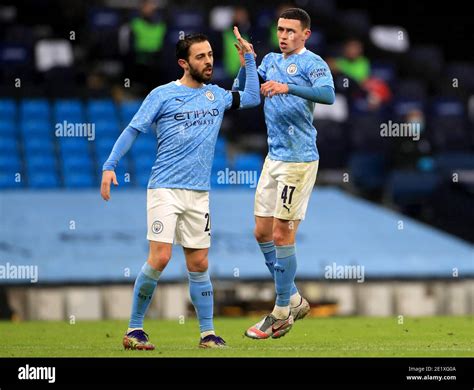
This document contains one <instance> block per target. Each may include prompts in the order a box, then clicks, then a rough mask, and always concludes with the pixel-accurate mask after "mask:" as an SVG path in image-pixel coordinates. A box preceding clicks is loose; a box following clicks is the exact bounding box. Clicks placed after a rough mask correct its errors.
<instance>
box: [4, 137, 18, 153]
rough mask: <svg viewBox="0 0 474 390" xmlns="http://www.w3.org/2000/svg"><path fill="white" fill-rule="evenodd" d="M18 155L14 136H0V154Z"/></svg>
mask: <svg viewBox="0 0 474 390" xmlns="http://www.w3.org/2000/svg"><path fill="white" fill-rule="evenodd" d="M16 153H18V142H17V139H16V137H14V136H11V135H9V136H0V154H4V155H8V154H16Z"/></svg>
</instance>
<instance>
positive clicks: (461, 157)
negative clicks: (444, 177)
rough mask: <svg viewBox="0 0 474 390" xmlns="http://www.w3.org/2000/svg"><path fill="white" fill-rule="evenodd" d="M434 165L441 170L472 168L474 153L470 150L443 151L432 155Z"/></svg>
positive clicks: (473, 165)
mask: <svg viewBox="0 0 474 390" xmlns="http://www.w3.org/2000/svg"><path fill="white" fill-rule="evenodd" d="M434 161H435V166H436V167H437V168H438V169H439V170H440V171H441V172H442V173H447V174H449V175H450V174H451V173H452V172H454V171H461V170H474V154H473V153H471V152H445V153H440V154H437V155H436V156H435V157H434Z"/></svg>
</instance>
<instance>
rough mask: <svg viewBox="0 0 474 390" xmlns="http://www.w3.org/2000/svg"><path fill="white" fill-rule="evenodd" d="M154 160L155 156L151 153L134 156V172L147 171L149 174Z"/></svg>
mask: <svg viewBox="0 0 474 390" xmlns="http://www.w3.org/2000/svg"><path fill="white" fill-rule="evenodd" d="M154 162H155V156H153V155H148V156H147V155H141V156H134V165H135V173H137V174H140V173H147V174H148V175H149V174H150V173H151V168H152V166H153V163H154Z"/></svg>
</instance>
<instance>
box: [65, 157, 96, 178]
mask: <svg viewBox="0 0 474 390" xmlns="http://www.w3.org/2000/svg"><path fill="white" fill-rule="evenodd" d="M61 166H62V170H63V175H64V176H65V177H66V176H68V175H70V174H72V173H79V172H86V173H90V172H92V160H91V159H90V157H89V156H88V155H72V156H68V155H66V156H63V158H62V160H61Z"/></svg>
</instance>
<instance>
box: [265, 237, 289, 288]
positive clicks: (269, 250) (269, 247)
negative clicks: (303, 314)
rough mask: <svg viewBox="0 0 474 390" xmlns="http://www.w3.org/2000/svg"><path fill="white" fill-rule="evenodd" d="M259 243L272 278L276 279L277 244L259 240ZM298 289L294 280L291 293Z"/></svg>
mask: <svg viewBox="0 0 474 390" xmlns="http://www.w3.org/2000/svg"><path fill="white" fill-rule="evenodd" d="M258 245H259V246H260V250H261V251H262V253H263V256H264V257H265V265H266V266H267V268H268V270H269V271H270V273H271V274H272V278H273V279H275V263H276V250H275V244H274V243H273V241H268V242H259V243H258ZM297 292H298V289H297V288H296V284H295V283H294V282H293V285H292V286H291V293H290V295H293V294H296V293H297Z"/></svg>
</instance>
